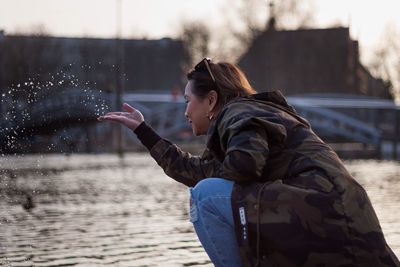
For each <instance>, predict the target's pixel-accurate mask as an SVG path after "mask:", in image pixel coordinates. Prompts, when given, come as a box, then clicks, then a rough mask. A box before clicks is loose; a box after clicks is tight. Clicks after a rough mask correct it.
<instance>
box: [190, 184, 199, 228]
mask: <svg viewBox="0 0 400 267" xmlns="http://www.w3.org/2000/svg"><path fill="white" fill-rule="evenodd" d="M189 215H190V221H191V222H192V223H195V222H196V221H197V220H198V215H197V204H196V201H195V200H194V198H193V196H192V188H190V212H189Z"/></svg>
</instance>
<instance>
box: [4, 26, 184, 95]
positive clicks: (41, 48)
mask: <svg viewBox="0 0 400 267" xmlns="http://www.w3.org/2000/svg"><path fill="white" fill-rule="evenodd" d="M183 61H184V52H183V44H182V41H180V40H173V39H170V38H163V39H159V40H147V39H122V40H116V39H96V38H63V37H50V36H21V35H7V34H4V32H0V70H1V77H0V87H1V89H2V90H5V88H16V85H18V84H19V85H20V87H18V88H21V89H22V88H23V87H27V88H26V89H29V90H35V88H36V89H37V88H38V86H39V85H43V83H46V82H49V81H52V83H53V84H54V82H57V84H56V85H57V87H58V88H60V87H63V86H65V87H67V86H71V84H72V85H79V86H81V87H88V86H90V87H92V88H93V87H96V88H98V89H101V90H103V91H113V90H114V88H115V87H116V84H118V83H116V80H117V79H120V75H121V77H122V79H123V87H124V89H125V91H136V90H170V89H172V88H175V87H177V86H181V85H182V83H183V75H182V73H183V72H182V67H181V66H182V65H183ZM60 81H62V82H61V83H58V82H60ZM30 82H32V83H33V84H34V87H35V88H32V86H29V84H30ZM25 83H28V85H26V84H25ZM41 83H42V84H41ZM31 85H32V84H31ZM54 87H56V86H54Z"/></svg>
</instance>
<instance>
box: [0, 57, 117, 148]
mask: <svg viewBox="0 0 400 267" xmlns="http://www.w3.org/2000/svg"><path fill="white" fill-rule="evenodd" d="M99 64H101V62H99ZM70 66H73V64H70ZM81 68H82V69H85V70H88V69H91V66H89V65H83V66H82V67H81ZM46 77H49V78H48V79H46V80H43V77H40V75H37V76H35V77H32V78H28V79H27V80H26V81H22V82H19V83H16V84H12V85H11V86H10V87H9V88H7V90H5V91H4V92H2V93H1V98H0V112H1V114H2V117H3V120H2V121H1V122H0V139H1V140H2V142H1V147H0V152H2V153H24V152H29V151H31V150H32V147H33V146H34V145H38V144H40V142H41V141H42V140H40V139H41V138H42V137H40V134H43V133H44V134H45V135H46V136H47V137H46V138H47V139H54V141H53V140H51V141H52V142H50V143H47V144H46V148H47V149H46V150H47V151H48V152H55V151H56V152H62V151H60V148H59V147H60V143H62V144H64V145H66V146H67V147H69V148H71V146H72V145H70V143H72V141H70V140H69V139H71V138H72V137H71V136H70V134H69V131H68V130H66V128H67V129H68V127H69V126H70V125H73V126H74V127H75V128H82V126H84V124H87V123H90V122H95V121H96V118H97V117H98V116H100V115H102V114H104V113H106V112H107V111H109V110H110V103H111V100H112V97H111V94H108V93H106V92H104V91H102V90H100V89H99V88H97V84H96V82H92V81H82V80H80V79H79V78H78V77H77V75H75V74H71V73H68V72H64V71H59V72H56V73H53V74H51V73H48V74H47V75H46ZM71 131H72V132H73V131H74V130H71ZM48 136H50V137H48ZM74 138H75V137H74ZM43 142H44V141H43Z"/></svg>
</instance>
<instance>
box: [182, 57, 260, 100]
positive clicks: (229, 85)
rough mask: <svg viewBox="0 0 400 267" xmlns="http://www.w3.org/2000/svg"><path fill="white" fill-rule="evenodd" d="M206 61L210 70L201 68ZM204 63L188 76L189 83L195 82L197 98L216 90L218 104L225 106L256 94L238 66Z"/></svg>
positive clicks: (194, 91)
mask: <svg viewBox="0 0 400 267" xmlns="http://www.w3.org/2000/svg"><path fill="white" fill-rule="evenodd" d="M204 60H207V63H208V66H209V69H207V67H206V66H205V64H203V65H204V66H203V67H202V66H201V63H202V62H203V61H204ZM203 61H201V62H200V63H199V64H197V65H196V67H195V68H194V69H192V70H190V71H189V72H188V73H187V75H186V77H187V79H188V80H189V81H193V82H194V89H193V92H192V93H193V94H194V95H196V96H197V97H200V98H203V97H205V96H206V95H207V94H208V93H209V92H210V91H211V90H215V91H216V92H217V94H218V104H219V105H221V106H223V105H225V104H226V103H228V102H229V101H230V100H232V99H234V98H236V97H245V96H249V95H251V94H254V93H256V91H255V90H254V89H253V88H252V87H251V85H250V83H249V81H248V80H247V78H246V76H245V74H244V73H243V71H242V70H241V69H240V68H239V67H238V66H236V65H234V64H231V63H227V62H219V63H213V62H212V61H211V60H209V59H203ZM210 72H211V73H210ZM214 79H215V80H214Z"/></svg>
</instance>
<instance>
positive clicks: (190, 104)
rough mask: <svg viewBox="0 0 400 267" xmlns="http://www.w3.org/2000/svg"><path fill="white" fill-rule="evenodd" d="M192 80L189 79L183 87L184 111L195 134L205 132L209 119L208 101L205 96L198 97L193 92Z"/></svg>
mask: <svg viewBox="0 0 400 267" xmlns="http://www.w3.org/2000/svg"><path fill="white" fill-rule="evenodd" d="M193 86H194V84H193V81H189V82H188V83H187V85H186V87H185V96H184V97H185V100H186V111H185V116H186V118H187V119H188V121H189V123H190V124H191V125H192V130H193V134H194V135H195V136H199V135H204V134H207V130H208V127H209V125H210V120H209V118H208V115H209V110H210V101H209V99H208V98H207V97H205V98H204V99H203V98H200V97H198V96H195V95H194V94H193V93H192V92H193Z"/></svg>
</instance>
